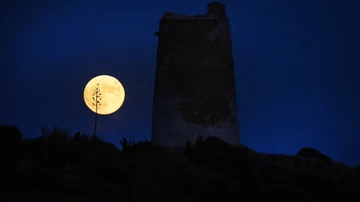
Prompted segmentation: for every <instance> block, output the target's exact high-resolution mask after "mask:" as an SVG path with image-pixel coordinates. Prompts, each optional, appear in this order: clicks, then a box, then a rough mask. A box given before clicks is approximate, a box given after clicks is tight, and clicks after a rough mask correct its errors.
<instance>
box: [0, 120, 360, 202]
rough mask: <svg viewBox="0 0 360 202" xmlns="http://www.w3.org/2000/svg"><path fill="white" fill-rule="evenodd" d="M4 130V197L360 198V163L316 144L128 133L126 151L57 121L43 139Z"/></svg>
mask: <svg viewBox="0 0 360 202" xmlns="http://www.w3.org/2000/svg"><path fill="white" fill-rule="evenodd" d="M0 134H1V137H2V140H1V144H2V148H6V149H4V151H6V152H5V153H4V154H5V156H7V158H5V164H4V165H6V166H5V167H7V168H9V169H8V171H7V173H6V174H5V177H6V178H4V179H6V180H4V181H3V182H5V183H7V185H8V186H6V188H5V190H4V192H5V193H4V194H2V195H1V196H0V197H1V201H15V202H18V201H19V202H20V201H24V202H25V201H39V202H43V201H52V202H57V201H84V202H85V201H94V202H95V201H96V202H102V201H124V202H130V201H141V202H142V201H144V202H146V201H161V202H166V201H171V202H185V201H186V202H190V201H191V202H196V201H209V200H213V201H242V200H245V201H255V200H264V199H265V200H266V201H276V202H279V201H328V200H332V199H334V198H335V197H336V198H338V199H340V200H344V201H346V200H348V199H347V198H349V199H350V198H351V200H352V201H358V200H359V196H358V194H357V193H358V190H359V188H360V186H359V182H360V171H359V170H360V169H358V168H354V169H351V168H349V167H347V166H346V165H344V164H341V163H337V162H333V161H329V160H328V159H327V158H323V156H321V155H320V157H319V155H318V154H321V153H320V152H314V151H316V150H315V149H302V150H300V151H299V153H298V155H297V156H296V155H294V156H290V155H275V154H262V153H257V152H255V151H253V150H251V149H249V148H247V147H245V146H242V145H239V146H231V145H229V144H227V143H226V142H224V141H222V140H221V139H219V138H216V137H209V138H207V139H205V140H203V139H202V138H201V137H199V138H198V139H197V141H196V143H194V144H191V143H189V142H188V143H186V144H185V143H184V148H164V147H159V146H153V145H152V144H151V143H150V142H147V141H145V142H134V141H130V140H127V139H125V138H123V139H121V141H120V140H119V144H121V145H122V148H123V150H122V151H119V150H118V149H117V147H116V146H115V145H113V144H110V143H107V142H105V141H103V140H102V139H101V138H99V137H97V136H87V135H83V134H80V133H76V134H75V135H69V134H68V132H67V131H66V130H64V129H62V128H58V127H54V128H53V129H52V130H51V131H46V130H45V129H43V134H42V135H41V136H40V137H38V138H36V139H22V135H21V132H20V131H19V130H18V129H17V127H15V126H0ZM309 151H310V152H309ZM312 152H314V153H315V155H313V154H314V153H312ZM309 153H310V154H309ZM304 156H305V157H304ZM324 156H325V155H324ZM325 157H326V156H325ZM14 165H15V167H14ZM246 198H249V199H246Z"/></svg>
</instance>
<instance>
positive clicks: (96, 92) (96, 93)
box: [92, 83, 101, 136]
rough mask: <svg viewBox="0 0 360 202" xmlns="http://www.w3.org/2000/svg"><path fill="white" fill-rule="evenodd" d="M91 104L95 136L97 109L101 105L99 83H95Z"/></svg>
mask: <svg viewBox="0 0 360 202" xmlns="http://www.w3.org/2000/svg"><path fill="white" fill-rule="evenodd" d="M92 101H93V102H92V105H93V107H94V108H95V126H94V136H96V128H97V116H98V109H99V108H100V107H101V102H100V101H101V92H100V84H99V83H97V84H96V88H95V90H94V93H93V95H92Z"/></svg>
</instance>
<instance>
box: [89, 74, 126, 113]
mask: <svg viewBox="0 0 360 202" xmlns="http://www.w3.org/2000/svg"><path fill="white" fill-rule="evenodd" d="M98 84H99V85H98ZM97 86H99V87H98V88H99V90H100V91H99V92H100V93H101V95H99V98H101V100H100V99H98V101H99V102H100V105H99V106H98V108H97V113H98V114H102V115H107V114H112V113H114V112H116V111H117V110H118V109H119V108H120V107H121V106H122V104H123V103H124V99H125V90H124V87H123V85H122V84H121V83H120V82H119V81H118V80H117V79H116V78H114V77H112V76H108V75H100V76H96V77H94V78H92V79H91V80H90V81H89V82H88V83H87V84H86V86H85V89H84V101H85V104H86V106H87V107H88V108H89V109H90V110H91V111H93V112H96V107H95V102H96V101H94V100H95V99H94V100H93V98H95V97H94V93H95V91H96V88H97Z"/></svg>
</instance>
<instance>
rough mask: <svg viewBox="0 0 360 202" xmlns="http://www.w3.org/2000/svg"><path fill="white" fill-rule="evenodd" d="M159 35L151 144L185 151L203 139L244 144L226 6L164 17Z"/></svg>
mask: <svg viewBox="0 0 360 202" xmlns="http://www.w3.org/2000/svg"><path fill="white" fill-rule="evenodd" d="M156 35H157V36H158V37H159V39H158V49H157V64H156V75H155V90H154V106H153V123H152V142H153V143H154V144H156V145H162V146H184V145H185V143H186V140H190V141H191V142H194V141H195V140H196V137H197V136H198V135H199V134H201V135H202V136H203V137H204V138H206V137H208V136H217V137H220V138H221V139H223V140H224V141H226V142H229V143H231V144H239V143H240V137H239V131H238V120H237V119H238V117H237V105H236V90H235V81H234V67H233V58H232V47H231V36H230V26H229V20H228V18H227V16H226V13H225V5H224V4H222V3H219V2H212V3H209V4H208V7H207V13H206V14H205V15H197V16H188V15H180V14H174V13H164V15H163V17H162V18H161V20H160V29H159V31H158V32H156Z"/></svg>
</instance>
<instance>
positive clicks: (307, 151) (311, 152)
mask: <svg viewBox="0 0 360 202" xmlns="http://www.w3.org/2000/svg"><path fill="white" fill-rule="evenodd" d="M296 156H302V157H309V158H316V159H319V160H322V161H324V162H327V163H329V164H332V162H333V161H332V159H331V158H330V157H328V156H326V155H325V154H323V153H321V152H319V151H318V150H316V149H314V148H310V147H304V148H302V149H300V151H299V152H298V153H297V154H296Z"/></svg>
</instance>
